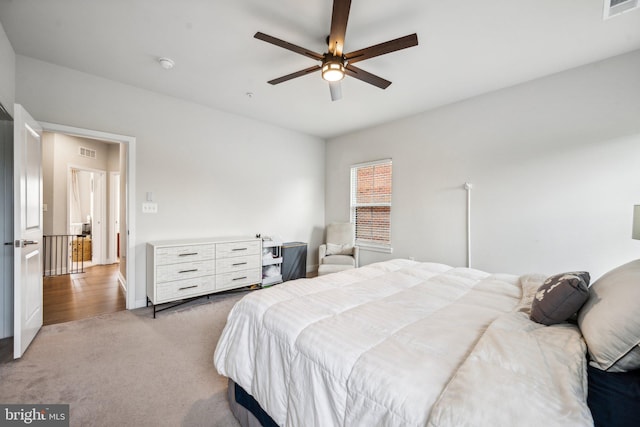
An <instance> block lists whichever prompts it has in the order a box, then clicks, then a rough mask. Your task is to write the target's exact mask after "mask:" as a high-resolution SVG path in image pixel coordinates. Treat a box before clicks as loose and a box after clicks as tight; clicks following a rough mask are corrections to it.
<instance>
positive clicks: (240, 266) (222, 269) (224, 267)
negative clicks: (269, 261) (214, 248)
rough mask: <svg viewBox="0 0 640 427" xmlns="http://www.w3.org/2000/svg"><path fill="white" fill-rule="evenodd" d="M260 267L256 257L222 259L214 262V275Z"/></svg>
mask: <svg viewBox="0 0 640 427" xmlns="http://www.w3.org/2000/svg"><path fill="white" fill-rule="evenodd" d="M260 266H261V263H260V257H258V256H257V255H249V256H238V257H233V258H222V259H217V260H216V273H218V274H224V273H233V272H234V271H240V270H250V269H253V268H258V267H260Z"/></svg>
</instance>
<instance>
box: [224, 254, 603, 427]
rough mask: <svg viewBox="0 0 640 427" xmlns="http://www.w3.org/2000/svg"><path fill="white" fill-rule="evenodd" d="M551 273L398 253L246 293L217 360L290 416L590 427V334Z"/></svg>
mask: <svg viewBox="0 0 640 427" xmlns="http://www.w3.org/2000/svg"><path fill="white" fill-rule="evenodd" d="M541 279H542V277H533V276H530V277H526V278H525V277H523V278H519V277H517V276H512V275H504V274H503V275H496V274H494V275H491V274H488V273H484V272H481V271H478V270H472V269H465V268H451V267H449V266H446V265H443V264H433V263H418V262H414V261H409V260H393V261H387V262H383V263H377V264H372V265H369V266H366V267H362V268H359V269H354V270H348V271H345V272H342V273H337V274H331V275H327V276H321V277H318V278H315V279H301V280H296V281H293V282H287V283H285V284H282V285H278V286H275V287H273V288H269V289H265V290H261V291H258V292H254V293H251V294H249V295H247V296H246V297H245V298H243V299H242V300H241V301H239V302H238V303H237V304H236V305H235V306H234V308H233V309H232V311H231V313H230V314H229V319H228V322H227V325H226V326H225V329H224V331H223V333H222V336H221V338H220V341H219V342H218V346H217V348H216V352H215V355H214V363H215V366H216V367H217V369H218V372H219V373H220V374H221V375H224V376H227V377H229V378H231V379H233V380H234V381H235V382H236V383H238V384H239V385H240V386H241V387H243V388H244V389H245V390H247V391H248V392H249V393H251V395H252V396H253V397H254V398H255V399H256V400H257V401H258V402H259V403H260V405H261V406H262V407H263V408H264V409H265V410H266V411H267V412H268V413H269V414H270V415H271V417H272V418H273V419H274V420H275V421H276V422H277V423H278V424H279V425H281V426H285V425H286V426H305V427H306V426H322V427H324V426H345V427H351V426H425V425H428V426H430V427H445V426H450V427H454V426H455V427H458V426H536V427H538V426H545V427H551V426H589V425H593V421H592V419H591V414H590V412H589V409H588V408H587V406H586V403H585V400H586V390H587V388H586V362H585V350H586V348H585V345H584V343H583V341H582V338H581V336H580V333H579V331H578V330H577V328H575V327H574V326H571V325H557V326H551V327H545V326H542V325H538V324H536V323H534V322H531V321H530V320H528V309H529V306H530V301H531V297H532V295H533V291H535V289H536V288H537V286H538V285H539V284H540V281H541Z"/></svg>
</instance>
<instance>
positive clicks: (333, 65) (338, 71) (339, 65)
mask: <svg viewBox="0 0 640 427" xmlns="http://www.w3.org/2000/svg"><path fill="white" fill-rule="evenodd" d="M344 66H345V59H344V56H334V55H331V54H330V53H325V54H324V59H323V60H322V78H323V79H325V80H326V81H329V82H337V81H339V80H342V79H343V78H344Z"/></svg>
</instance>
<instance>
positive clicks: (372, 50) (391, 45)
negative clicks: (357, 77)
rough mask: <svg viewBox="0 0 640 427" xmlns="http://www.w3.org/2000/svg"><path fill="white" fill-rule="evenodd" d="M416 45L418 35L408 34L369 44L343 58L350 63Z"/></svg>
mask: <svg viewBox="0 0 640 427" xmlns="http://www.w3.org/2000/svg"><path fill="white" fill-rule="evenodd" d="M417 45H418V35H417V34H415V33H414V34H410V35H408V36H404V37H400V38H397V39H395V40H389V41H388V42H384V43H380V44H377V45H374V46H369V47H366V48H364V49H360V50H356V51H353V52H350V53H347V54H346V55H345V58H346V59H347V61H348V62H349V63H350V64H354V63H356V62H359V61H364V60H365V59H369V58H373V57H376V56H380V55H384V54H386V53H391V52H395V51H396V50H401V49H406V48H408V47H413V46H417Z"/></svg>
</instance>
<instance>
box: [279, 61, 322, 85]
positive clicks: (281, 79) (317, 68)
mask: <svg viewBox="0 0 640 427" xmlns="http://www.w3.org/2000/svg"><path fill="white" fill-rule="evenodd" d="M321 69H322V67H321V66H319V65H314V66H313V67H309V68H305V69H304V70H300V71H296V72H295V73H291V74H287V75H286V76H282V77H278V78H277V79H273V80H269V81H268V82H267V83H269V84H272V85H277V84H278V83H282V82H286V81H287V80H291V79H295V78H296V77H302V76H306V75H307V74H311V73H313V72H314V71H320V70H321Z"/></svg>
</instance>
